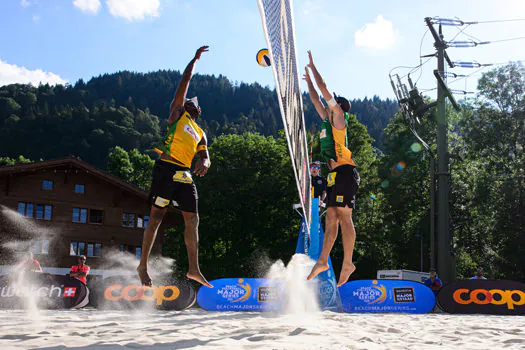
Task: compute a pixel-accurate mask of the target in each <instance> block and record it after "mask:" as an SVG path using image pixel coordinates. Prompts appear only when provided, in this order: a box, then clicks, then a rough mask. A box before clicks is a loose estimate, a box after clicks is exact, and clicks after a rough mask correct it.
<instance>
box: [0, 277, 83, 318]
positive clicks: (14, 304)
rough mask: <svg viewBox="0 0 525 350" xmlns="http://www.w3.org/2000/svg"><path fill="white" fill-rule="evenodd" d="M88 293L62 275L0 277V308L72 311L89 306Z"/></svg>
mask: <svg viewBox="0 0 525 350" xmlns="http://www.w3.org/2000/svg"><path fill="white" fill-rule="evenodd" d="M88 296H89V291H88V289H87V288H86V285H85V284H84V283H82V282H80V281H79V280H77V279H75V278H72V277H68V276H65V275H52V274H47V273H37V272H26V273H24V275H16V276H14V275H10V276H2V277H0V308H2V309H25V308H28V307H33V306H35V307H37V308H39V309H71V308H78V307H83V306H85V305H86V304H87V303H88Z"/></svg>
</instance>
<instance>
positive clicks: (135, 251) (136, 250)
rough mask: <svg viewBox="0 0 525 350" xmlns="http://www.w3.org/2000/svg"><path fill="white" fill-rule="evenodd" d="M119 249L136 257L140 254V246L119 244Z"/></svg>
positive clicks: (138, 257)
mask: <svg viewBox="0 0 525 350" xmlns="http://www.w3.org/2000/svg"><path fill="white" fill-rule="evenodd" d="M120 251H121V252H127V253H130V254H132V255H135V257H136V258H137V259H140V256H141V255H142V247H136V246H133V245H127V244H121V245H120Z"/></svg>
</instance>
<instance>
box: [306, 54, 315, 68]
mask: <svg viewBox="0 0 525 350" xmlns="http://www.w3.org/2000/svg"><path fill="white" fill-rule="evenodd" d="M308 59H309V60H310V62H309V63H308V64H307V65H306V66H307V67H310V68H313V66H314V58H313V57H312V51H310V50H308Z"/></svg>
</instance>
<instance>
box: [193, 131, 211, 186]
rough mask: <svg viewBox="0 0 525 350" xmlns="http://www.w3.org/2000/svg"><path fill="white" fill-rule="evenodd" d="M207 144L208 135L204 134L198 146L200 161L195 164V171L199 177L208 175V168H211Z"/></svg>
mask: <svg viewBox="0 0 525 350" xmlns="http://www.w3.org/2000/svg"><path fill="white" fill-rule="evenodd" d="M207 144H208V141H207V140H206V134H204V133H203V134H202V140H201V141H200V142H199V144H198V145H197V155H198V156H199V160H197V162H196V163H195V170H193V172H194V173H195V174H197V175H198V176H204V175H206V172H207V171H208V168H209V167H210V166H211V161H210V154H209V153H208V146H207Z"/></svg>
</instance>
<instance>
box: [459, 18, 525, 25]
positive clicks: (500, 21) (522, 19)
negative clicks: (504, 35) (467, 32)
mask: <svg viewBox="0 0 525 350" xmlns="http://www.w3.org/2000/svg"><path fill="white" fill-rule="evenodd" d="M523 21H525V18H515V19H497V20H492V21H476V22H465V24H485V23H504V22H523Z"/></svg>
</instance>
